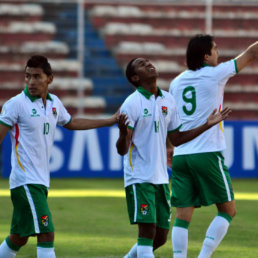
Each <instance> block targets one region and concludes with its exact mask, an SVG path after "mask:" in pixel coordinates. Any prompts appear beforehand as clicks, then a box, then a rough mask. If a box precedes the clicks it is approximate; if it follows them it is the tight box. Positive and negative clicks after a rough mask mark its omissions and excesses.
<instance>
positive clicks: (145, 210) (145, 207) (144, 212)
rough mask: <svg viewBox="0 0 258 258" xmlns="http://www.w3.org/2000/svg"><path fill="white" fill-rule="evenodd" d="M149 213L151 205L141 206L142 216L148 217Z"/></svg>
mask: <svg viewBox="0 0 258 258" xmlns="http://www.w3.org/2000/svg"><path fill="white" fill-rule="evenodd" d="M148 211H149V205H148V204H141V213H142V215H147V213H148Z"/></svg>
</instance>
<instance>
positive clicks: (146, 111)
mask: <svg viewBox="0 0 258 258" xmlns="http://www.w3.org/2000/svg"><path fill="white" fill-rule="evenodd" d="M148 116H151V114H149V110H148V109H147V108H145V109H144V110H143V117H148Z"/></svg>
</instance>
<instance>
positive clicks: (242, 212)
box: [0, 179, 258, 258]
mask: <svg viewBox="0 0 258 258" xmlns="http://www.w3.org/2000/svg"><path fill="white" fill-rule="evenodd" d="M233 185H234V190H235V193H236V199H237V216H236V217H235V219H233V221H232V224H231V227H230V228H229V231H228V234H227V235H226V237H225V239H224V240H223V242H222V244H221V245H220V246H219V248H218V249H217V250H216V252H215V253H214V255H213V258H216V257H217V258H230V257H234V258H235V257H236V258H249V257H250V258H254V257H258V244H257V243H258V223H257V214H258V180H233ZM49 206H50V209H51V211H52V216H53V219H54V224H55V229H56V235H55V250H56V255H57V257H59V258H86V257H89V258H91V257H95V258H97V257H99V258H100V257H106V258H107V257H109V258H111V257H123V255H124V254H125V253H126V252H127V251H128V250H129V249H130V247H131V246H132V245H133V244H134V243H135V242H136V238H137V227H136V226H131V225H129V222H128V216H127V210H126V203H125V197H124V191H123V181H122V180H121V179H52V181H51V189H50V191H49ZM172 213H173V215H172V223H173V221H174V219H175V216H174V215H175V210H174V209H173V210H172ZM11 214H12V205H11V200H10V198H9V191H8V181H7V180H3V179H0V241H1V242H2V240H3V239H4V238H5V237H6V236H7V235H8V232H9V227H10V220H11ZM215 214H216V208H215V207H213V206H211V207H206V208H201V209H196V211H195V214H194V216H193V220H192V223H191V225H190V228H189V248H188V257H189V258H191V257H197V255H198V253H199V250H200V248H201V245H202V241H203V237H204V235H205V231H206V229H207V227H208V225H209V223H210V221H211V220H212V219H213V217H214V215H215ZM35 246H36V239H35V238H31V239H30V240H29V242H28V244H27V245H26V246H25V247H23V248H22V249H21V250H20V252H19V253H18V255H17V257H18V258H19V257H24V258H25V257H26V258H35V257H36V247H35ZM155 257H160V258H165V257H172V251H171V241H170V233H169V241H168V242H167V243H166V245H164V246H163V247H161V248H160V249H158V250H157V251H155Z"/></svg>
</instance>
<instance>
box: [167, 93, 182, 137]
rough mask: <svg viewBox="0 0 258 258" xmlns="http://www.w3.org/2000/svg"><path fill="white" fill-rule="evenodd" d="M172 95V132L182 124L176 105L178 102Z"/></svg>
mask: <svg viewBox="0 0 258 258" xmlns="http://www.w3.org/2000/svg"><path fill="white" fill-rule="evenodd" d="M170 97H171V104H172V105H171V111H170V112H171V115H170V122H169V124H168V133H172V132H174V131H176V130H179V129H180V128H181V126H182V123H181V120H180V118H179V114H178V111H177V107H176V102H175V99H174V97H173V96H170Z"/></svg>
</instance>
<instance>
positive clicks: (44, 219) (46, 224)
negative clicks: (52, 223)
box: [41, 215, 48, 227]
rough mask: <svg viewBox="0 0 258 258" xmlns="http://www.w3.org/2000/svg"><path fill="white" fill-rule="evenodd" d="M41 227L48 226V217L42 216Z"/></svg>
mask: <svg viewBox="0 0 258 258" xmlns="http://www.w3.org/2000/svg"><path fill="white" fill-rule="evenodd" d="M41 222H42V225H43V226H45V227H47V226H48V215H44V216H42V217H41Z"/></svg>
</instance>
